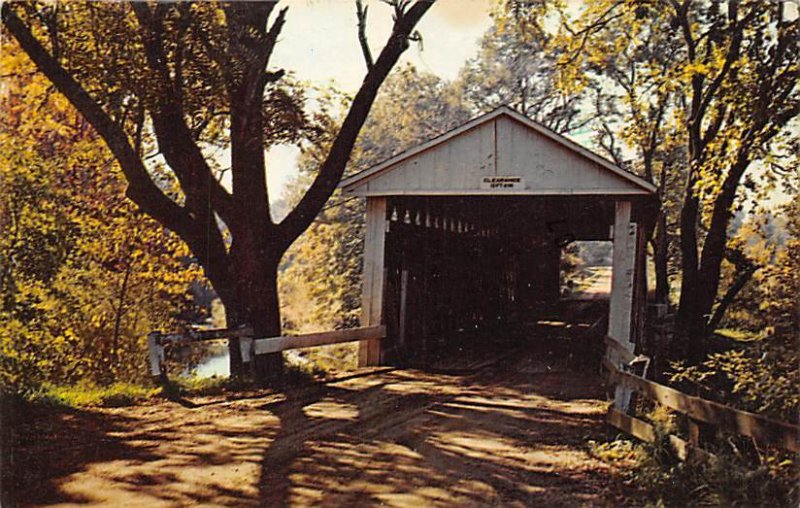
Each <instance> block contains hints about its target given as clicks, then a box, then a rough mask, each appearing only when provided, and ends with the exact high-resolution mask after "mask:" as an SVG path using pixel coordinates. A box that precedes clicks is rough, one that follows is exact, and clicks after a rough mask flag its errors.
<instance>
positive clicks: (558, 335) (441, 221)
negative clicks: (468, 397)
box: [382, 196, 615, 366]
mask: <svg viewBox="0 0 800 508" xmlns="http://www.w3.org/2000/svg"><path fill="white" fill-rule="evenodd" d="M385 217H386V218H385V226H386V229H385V240H384V241H385V245H384V250H385V254H384V266H385V269H384V271H385V273H384V289H383V297H384V298H383V300H384V301H383V319H384V323H385V324H386V326H387V341H386V344H384V347H383V351H382V355H383V359H382V360H383V361H384V362H388V363H393V364H401V365H416V366H419V365H428V364H431V363H436V362H437V360H439V359H440V358H439V357H440V356H441V355H447V354H448V352H449V351H452V350H453V349H454V348H455V349H457V350H461V352H462V353H466V352H467V351H470V350H473V349H478V350H481V349H483V347H484V346H485V347H489V348H491V347H496V346H500V347H502V346H503V342H504V341H515V340H516V341H519V340H532V338H538V339H542V340H547V341H550V342H564V341H568V342H570V344H572V348H571V349H572V351H570V352H569V353H568V354H571V355H581V356H586V355H591V354H592V353H596V352H597V351H598V348H597V345H598V344H602V337H603V335H604V333H605V329H606V326H607V319H608V318H607V313H608V297H609V295H608V293H603V292H602V288H601V290H600V291H597V292H596V293H592V294H591V296H590V297H587V295H582V294H579V293H578V292H577V291H571V292H567V291H565V288H566V287H567V285H566V283H565V279H566V278H568V277H572V276H573V275H574V274H573V273H572V268H573V267H572V266H571V264H573V263H574V262H575V258H576V252H575V250H576V249H575V248H576V247H577V245H578V244H577V243H576V242H577V241H579V240H583V241H585V240H590V241H598V240H606V241H607V240H608V239H609V238H610V234H611V229H612V226H613V224H614V218H615V201H614V199H613V198H606V199H596V198H593V199H587V198H585V197H575V196H541V197H538V196H537V197H534V196H459V197H437V196H395V197H390V198H388V200H387V207H386V216H385ZM604 275H605V276H609V275H610V273H605V274H604ZM595 278H597V277H595ZM583 282H584V285H586V284H587V282H586V281H585V280H584V281H583ZM592 341H594V342H595V343H596V344H593V343H592ZM476 342H480V343H481V344H476ZM553 345H555V344H553Z"/></svg>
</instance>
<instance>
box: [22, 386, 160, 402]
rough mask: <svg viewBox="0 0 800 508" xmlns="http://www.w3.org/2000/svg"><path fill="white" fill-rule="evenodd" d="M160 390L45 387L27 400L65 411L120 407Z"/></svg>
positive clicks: (126, 387) (151, 395) (150, 396)
mask: <svg viewBox="0 0 800 508" xmlns="http://www.w3.org/2000/svg"><path fill="white" fill-rule="evenodd" d="M159 390H160V389H158V388H151V387H146V386H142V385H138V384H134V383H114V384H111V385H108V386H100V385H96V384H93V383H78V384H76V385H72V386H59V385H52V384H45V385H43V386H41V387H40V388H38V389H37V390H34V391H32V392H30V393H29V394H28V395H27V397H26V398H27V399H28V400H29V401H31V402H34V403H40V404H46V405H52V406H62V407H121V406H130V405H133V404H136V403H138V402H141V401H143V400H147V399H150V398H152V397H154V396H155V395H157V394H158V392H159Z"/></svg>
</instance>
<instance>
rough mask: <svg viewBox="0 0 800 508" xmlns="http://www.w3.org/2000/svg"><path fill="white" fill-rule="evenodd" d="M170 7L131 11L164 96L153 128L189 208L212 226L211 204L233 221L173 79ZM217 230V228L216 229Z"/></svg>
mask: <svg viewBox="0 0 800 508" xmlns="http://www.w3.org/2000/svg"><path fill="white" fill-rule="evenodd" d="M166 5H168V4H158V6H157V7H156V10H155V12H153V11H151V10H150V8H149V7H148V6H147V4H146V3H144V2H132V3H131V8H132V9H133V12H134V14H135V15H136V18H137V20H138V21H139V26H140V32H141V36H142V43H143V45H144V48H145V56H146V59H147V63H148V66H149V67H150V68H151V70H152V71H153V73H154V75H155V76H156V77H157V79H158V80H159V82H158V84H157V86H159V88H160V89H161V91H162V92H163V93H161V94H159V95H158V96H159V99H160V100H159V102H158V103H157V104H156V105H155V106H154V107H153V108H152V109H151V111H150V115H151V117H152V119H153V128H154V130H155V134H156V139H157V141H158V146H159V149H160V150H161V152H162V154H163V155H164V159H165V160H166V161H167V164H169V166H170V168H172V170H173V172H174V173H175V175H176V176H177V177H178V181H179V182H180V185H181V189H182V190H183V192H184V194H185V195H186V204H187V206H188V207H189V208H190V209H191V210H192V211H193V213H194V214H195V215H197V216H198V217H202V220H203V221H206V222H208V223H209V224H210V223H211V222H212V221H213V216H211V215H210V214H209V210H208V203H209V201H210V203H211V207H212V208H213V209H214V210H215V211H216V212H217V213H219V215H220V217H222V220H223V221H225V222H226V223H228V224H230V223H231V222H232V221H233V211H232V201H231V196H230V194H228V192H227V191H226V190H225V189H224V188H223V187H222V185H220V184H219V183H218V182H217V181H216V179H215V178H213V177H212V172H211V168H210V167H209V166H208V163H207V162H206V160H205V157H204V156H203V152H202V150H200V147H198V146H197V144H196V143H195V142H194V137H193V132H192V130H191V129H190V128H189V126H188V125H187V124H186V120H185V118H184V115H183V108H182V106H181V99H180V95H181V94H180V93H179V92H178V87H180V86H181V85H180V83H177V82H173V81H172V79H171V78H170V72H169V68H168V66H167V62H166V56H165V53H164V40H163V36H164V26H163V16H164V15H165V14H166V11H165V9H166V7H164V6H166ZM211 182H213V183H211ZM213 227H214V228H215V229H216V225H213Z"/></svg>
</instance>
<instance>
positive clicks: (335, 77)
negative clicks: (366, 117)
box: [267, 0, 494, 201]
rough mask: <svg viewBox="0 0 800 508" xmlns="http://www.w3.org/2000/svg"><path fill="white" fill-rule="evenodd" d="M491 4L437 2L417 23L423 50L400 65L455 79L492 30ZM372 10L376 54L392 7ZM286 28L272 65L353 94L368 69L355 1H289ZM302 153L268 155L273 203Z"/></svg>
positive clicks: (376, 5) (370, 2) (414, 49)
mask: <svg viewBox="0 0 800 508" xmlns="http://www.w3.org/2000/svg"><path fill="white" fill-rule="evenodd" d="M493 3H494V2H493V0H437V2H436V3H435V4H434V5H433V7H431V9H430V10H429V11H428V12H427V13H426V14H425V16H424V17H423V18H422V20H420V22H419V24H418V25H417V29H418V30H419V31H420V33H421V34H422V47H420V46H419V45H418V44H412V45H411V46H410V47H409V48H408V49H407V50H406V52H405V53H404V54H403V56H402V57H401V59H400V62H398V66H400V65H402V64H403V63H406V62H410V63H412V64H414V65H415V66H416V67H417V68H418V69H420V70H422V71H427V72H431V73H433V74H436V75H437V76H439V77H441V78H443V79H448V80H450V79H453V78H455V77H456V75H457V74H458V71H459V69H460V68H461V67H462V65H463V64H464V62H466V61H467V60H468V59H469V58H471V57H472V56H474V55H476V54H477V51H478V43H479V39H480V37H481V35H483V33H484V32H485V31H486V30H487V29H488V28H489V26H490V24H491V19H490V17H489V11H490V9H491V7H492V5H493ZM364 4H365V5H366V6H367V7H368V9H369V11H368V16H367V37H368V38H369V41H370V46H371V48H372V53H373V55H374V56H375V57H376V58H377V55H378V53H379V52H380V49H381V48H382V47H383V44H384V42H385V41H386V39H387V37H388V36H389V34H390V33H391V29H392V8H391V7H390V6H388V5H386V4H385V3H383V2H380V1H378V0H364ZM279 5H284V6H288V8H289V10H288V12H287V13H286V24H285V25H284V27H283V30H282V31H281V36H280V37H279V39H278V44H277V45H276V47H275V50H274V53H273V55H272V60H271V66H272V67H273V68H282V69H286V70H287V71H292V72H293V73H294V74H295V76H296V77H297V78H298V79H301V80H304V81H309V82H311V83H312V84H315V85H320V86H325V85H329V84H333V85H334V86H336V87H337V88H338V89H340V90H343V91H345V92H349V93H355V92H356V90H358V86H359V85H360V84H361V81H362V80H363V79H364V75H365V73H366V66H365V64H364V58H363V56H362V54H361V48H360V46H359V43H358V32H357V28H356V8H355V0H288V1H284V2H282V3H281V4H279ZM297 155H298V150H297V149H296V148H294V147H285V146H281V147H275V148H273V149H272V150H270V152H269V153H268V155H267V178H268V181H269V189H270V200H271V201H274V200H276V199H279V198H280V194H281V189H282V188H283V186H284V185H285V183H286V182H287V181H288V180H290V179H291V177H292V176H294V175H295V174H296V172H297V171H296V162H297Z"/></svg>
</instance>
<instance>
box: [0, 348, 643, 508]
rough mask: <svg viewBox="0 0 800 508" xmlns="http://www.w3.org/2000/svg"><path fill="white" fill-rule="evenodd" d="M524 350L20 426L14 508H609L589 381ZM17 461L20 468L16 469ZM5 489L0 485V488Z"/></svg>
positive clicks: (616, 481)
mask: <svg viewBox="0 0 800 508" xmlns="http://www.w3.org/2000/svg"><path fill="white" fill-rule="evenodd" d="M543 358H545V356H544V355H542V354H541V352H540V351H536V350H535V349H533V348H529V349H528V350H526V349H525V348H522V349H517V350H514V352H513V354H507V355H505V357H504V358H500V359H498V360H497V361H496V362H489V361H486V359H485V357H484V360H482V361H473V362H469V361H466V360H463V358H462V360H461V361H460V364H459V362H452V363H453V365H456V367H454V368H453V369H451V370H449V371H448V370H447V369H442V368H439V369H430V370H428V371H419V370H399V369H398V370H378V371H373V372H372V373H363V372H362V373H361V375H358V376H353V377H349V378H344V379H342V380H339V381H337V382H332V383H328V384H326V385H315V386H311V387H305V388H302V389H298V390H294V391H292V392H290V393H289V394H288V395H284V394H274V393H273V394H264V393H261V394H253V396H252V397H251V398H245V399H240V400H210V399H209V400H205V401H195V402H196V403H197V404H198V405H197V407H193V408H190V407H184V406H181V405H178V404H175V403H171V402H169V403H167V402H162V403H157V404H153V405H147V406H139V407H133V408H120V409H103V410H93V411H86V412H76V413H73V414H57V415H55V416H54V415H50V416H49V419H43V418H36V417H35V416H36V415H31V416H32V421H31V422H21V423H24V424H25V425H27V426H28V430H27V431H26V432H31V433H33V434H34V435H38V436H39V437H40V438H39V439H38V440H37V441H35V442H34V441H32V442H28V443H27V444H25V445H23V446H21V447H20V448H19V449H18V450H17V451H16V453H17V455H16V457H17V461H18V463H19V461H20V460H21V458H22V457H38V459H39V460H40V461H41V462H40V464H41V466H40V467H38V468H32V467H30V464H25V465H23V467H22V468H21V471H22V473H21V474H30V476H29V477H28V478H27V480H25V481H24V482H22V485H20V486H19V488H20V490H19V492H18V493H17V496H16V497H17V499H19V500H21V501H23V502H24V503H25V504H34V505H36V504H54V503H55V504H58V503H67V504H69V503H85V502H101V503H108V504H110V505H112V504H113V505H127V506H148V507H152V506H184V505H188V504H196V503H203V504H210V505H230V506H284V505H294V506H308V505H327V506H372V505H383V506H459V507H460V506H620V505H622V504H625V503H626V502H627V503H631V504H636V503H635V501H633V499H634V497H633V496H634V494H635V493H633V492H631V491H630V488H629V487H626V486H625V485H624V483H623V482H622V480H621V479H620V478H621V476H622V471H619V470H615V469H613V468H612V466H610V465H609V464H606V463H603V462H601V461H599V460H597V459H595V458H593V457H592V456H591V454H590V451H589V447H588V445H587V441H588V440H590V439H596V440H597V439H603V438H604V437H605V436H604V432H606V428H605V426H604V424H603V416H604V411H605V407H606V406H605V403H604V402H603V399H604V392H603V387H602V386H601V381H600V379H599V378H598V377H597V376H595V375H594V374H593V373H592V372H591V371H592V370H594V369H587V368H580V369H579V368H574V367H573V368H567V367H564V366H562V367H559V366H558V365H557V364H555V363H552V362H551V363H547V362H546V361H544V360H543ZM25 460H28V459H25ZM8 486H9V485H8V484H6V487H8Z"/></svg>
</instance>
